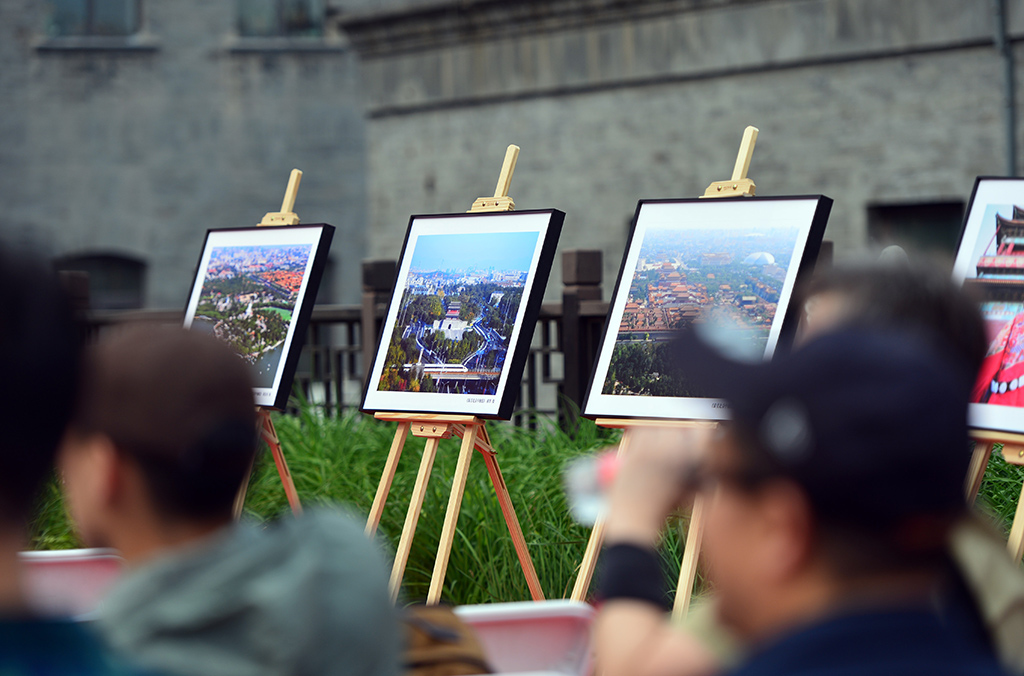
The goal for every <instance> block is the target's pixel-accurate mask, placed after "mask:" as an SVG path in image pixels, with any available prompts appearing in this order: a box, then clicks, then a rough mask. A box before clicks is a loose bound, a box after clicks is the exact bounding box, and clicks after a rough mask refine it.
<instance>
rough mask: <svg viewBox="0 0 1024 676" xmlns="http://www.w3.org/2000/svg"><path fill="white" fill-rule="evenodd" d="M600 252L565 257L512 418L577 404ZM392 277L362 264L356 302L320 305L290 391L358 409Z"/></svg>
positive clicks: (96, 321) (593, 328)
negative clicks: (558, 298) (558, 289)
mask: <svg viewBox="0 0 1024 676" xmlns="http://www.w3.org/2000/svg"><path fill="white" fill-rule="evenodd" d="M601 267H602V261H601V252H600V251H590V250H576V251H567V252H565V253H563V255H562V280H563V289H562V302H561V303H544V304H543V306H542V307H541V312H540V317H539V319H538V321H537V326H536V329H535V330H534V335H533V337H532V341H531V343H530V352H529V357H528V359H527V362H526V368H525V369H524V372H523V379H522V382H521V384H520V391H519V400H518V404H517V406H516V416H515V419H516V421H517V422H519V423H521V424H529V423H530V421H531V419H532V418H531V416H530V415H529V414H530V413H539V414H547V415H558V416H560V417H564V416H570V417H571V416H572V415H573V409H574V408H578V407H580V406H581V405H582V401H583V396H584V393H585V390H586V387H587V384H588V382H589V378H590V372H591V369H592V367H593V364H594V359H595V357H596V355H597V349H598V347H599V345H600V341H601V334H602V331H603V328H604V322H605V318H606V316H607V314H608V303H607V302H606V301H604V300H602V299H601ZM394 279H395V262H394V261H366V262H364V263H363V299H362V303H361V304H360V305H317V306H315V307H314V308H313V314H312V317H311V319H310V324H309V329H308V331H307V333H306V344H305V345H304V346H303V350H302V356H301V358H300V360H299V365H298V368H297V369H296V373H295V385H294V388H295V390H296V391H297V392H298V393H300V394H301V395H302V396H303V397H305V398H306V400H307V401H309V402H310V403H312V404H314V405H316V406H320V407H323V409H324V411H325V412H326V413H328V414H336V413H339V412H341V411H343V410H344V409H349V408H357V407H358V406H359V404H360V402H361V399H362V391H363V382H364V378H365V376H366V369H367V368H369V365H370V364H371V362H372V359H373V354H374V352H375V350H376V347H377V341H378V339H379V337H380V331H381V324H382V322H383V320H384V314H385V312H386V310H387V302H388V299H389V298H390V296H391V291H392V287H393V284H394ZM87 317H88V323H89V326H90V330H91V332H92V333H93V334H99V333H100V332H102V331H104V330H107V329H109V328H110V327H112V326H116V325H119V324H124V323H130V322H156V323H164V324H181V322H182V320H183V318H184V312H183V311H181V310H127V311H104V312H100V311H96V312H90V313H88V315H87Z"/></svg>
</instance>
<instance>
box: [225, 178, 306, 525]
mask: <svg viewBox="0 0 1024 676" xmlns="http://www.w3.org/2000/svg"><path fill="white" fill-rule="evenodd" d="M300 182H302V172H301V171H299V170H298V169H292V173H291V176H289V177H288V187H287V188H286V189H285V191H284V200H283V201H282V202H281V211H270V212H267V213H266V214H265V215H264V216H263V220H262V221H260V222H259V223H257V224H256V226H257V227H260V226H263V225H298V224H299V217H298V215H297V214H296V213H295V212H294V211H293V209H294V208H295V197H296V196H297V195H298V193H299V183H300ZM256 416H257V417H256V426H257V427H258V428H259V432H260V438H261V439H262V440H263V441H264V442H266V444H267V446H269V447H270V453H271V455H273V456H274V464H275V465H277V474H278V476H280V477H281V485H282V486H284V494H285V495H286V496H287V497H288V505H289V506H290V507H291V508H292V513H293V514H301V513H302V503H300V502H299V493H298V491H296V490H295V482H294V481H293V480H292V473H291V472H290V471H289V470H288V463H287V462H286V461H285V459H284V451H283V450H282V448H281V440H280V439H278V438H277V430H276V429H274V421H273V420H272V419H271V417H270V411H269V410H268V409H266V408H264V407H262V406H257V407H256ZM251 474H252V470H251V469H250V470H249V474H247V475H246V479H245V482H244V483H243V484H242V488H241V489H240V490H239V491H238V495H237V496H235V505H234V514H235V518H236V519H237V518H238V517H240V516H241V515H242V506H243V505H244V504H245V494H246V493H247V492H248V489H249V480H250V478H251Z"/></svg>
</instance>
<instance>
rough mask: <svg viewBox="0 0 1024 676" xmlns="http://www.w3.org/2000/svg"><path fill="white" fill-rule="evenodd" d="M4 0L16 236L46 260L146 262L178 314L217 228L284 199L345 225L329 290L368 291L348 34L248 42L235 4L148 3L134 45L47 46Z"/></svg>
mask: <svg viewBox="0 0 1024 676" xmlns="http://www.w3.org/2000/svg"><path fill="white" fill-rule="evenodd" d="M43 4H44V3H38V2H28V1H27V0H0V96H2V97H3V99H4V101H5V103H4V108H3V114H2V115H0V172H2V175H3V181H2V182H0V202H2V203H3V204H4V205H5V207H6V209H5V214H4V215H5V218H4V219H3V221H2V223H0V236H3V237H4V238H5V239H13V240H17V241H20V242H22V243H25V244H28V245H30V246H32V247H34V248H35V249H37V250H39V251H41V252H42V253H44V254H48V255H65V254H76V253H88V252H113V253H117V254H123V255H128V256H132V257H136V258H140V259H142V260H144V261H145V262H146V263H147V265H148V270H147V295H146V299H147V304H148V305H150V306H155V307H180V306H183V305H184V302H185V299H186V297H187V294H188V287H189V283H190V281H191V279H192V275H193V271H194V268H195V265H196V261H197V259H198V256H199V252H200V248H201V246H202V241H203V233H204V232H205V231H206V229H207V228H210V227H233V226H239V225H249V224H255V223H256V222H258V221H259V220H260V219H261V218H262V216H263V214H264V213H265V212H267V211H276V210H277V209H279V208H280V204H281V198H282V196H283V193H284V188H285V185H286V183H287V180H288V174H289V171H290V170H291V169H292V168H293V167H298V168H300V169H302V170H303V171H304V172H305V173H304V176H303V181H302V186H301V188H300V190H299V195H298V200H297V203H296V212H297V213H298V214H299V216H300V217H301V218H302V220H303V222H307V223H312V222H323V221H326V222H329V223H332V224H334V225H335V226H337V227H338V232H337V234H336V237H335V242H334V246H333V253H332V259H333V263H334V266H333V267H334V274H333V275H332V277H333V278H332V279H331V280H329V281H328V288H327V289H325V292H324V293H323V294H322V295H321V298H322V299H328V300H334V301H336V302H357V301H358V298H359V292H360V282H359V279H360V276H359V275H360V272H359V262H360V260H361V259H362V258H363V257H364V256H365V252H366V251H365V241H366V238H365V222H366V202H365V194H366V172H365V131H364V118H363V106H362V102H361V99H360V96H359V88H358V87H359V84H358V63H357V60H356V59H355V58H354V57H353V55H352V54H351V52H350V51H349V50H348V49H347V48H346V47H345V45H344V43H343V42H342V41H340V40H337V39H335V40H326V41H315V42H312V43H310V42H298V43H296V42H290V41H287V40H284V41H274V40H263V41H254V40H242V39H239V38H237V37H236V36H235V35H234V26H235V23H234V22H235V15H234V3H231V2H205V1H204V0H176V1H175V2H146V3H145V5H144V16H145V26H144V29H143V32H142V34H141V35H139V36H134V37H132V38H129V39H127V40H121V41H118V40H113V41H107V42H102V41H96V40H92V41H90V40H76V39H64V40H46V39H44V36H43V17H42V16H41V14H40V9H39V6H41V5H43Z"/></svg>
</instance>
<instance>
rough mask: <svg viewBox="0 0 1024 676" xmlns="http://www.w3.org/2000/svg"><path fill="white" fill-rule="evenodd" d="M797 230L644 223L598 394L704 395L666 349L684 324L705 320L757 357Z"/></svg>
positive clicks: (741, 349) (734, 346) (762, 348)
mask: <svg viewBox="0 0 1024 676" xmlns="http://www.w3.org/2000/svg"><path fill="white" fill-rule="evenodd" d="M800 233H801V228H800V227H799V226H798V225H794V226H792V227H785V226H776V227H769V228H765V227H756V226H751V227H708V228H689V227H683V228H676V227H658V228H653V227H648V228H647V229H646V230H645V232H644V233H643V240H642V242H641V243H640V251H639V256H638V258H637V261H636V267H635V269H634V270H633V272H632V276H631V278H630V280H631V281H630V284H629V289H628V292H627V293H628V297H627V298H626V303H625V308H624V310H623V312H622V317H621V320H620V322H619V325H618V331H617V333H616V335H615V346H614V348H613V351H612V355H611V362H610V364H609V367H608V370H607V372H606V374H605V378H604V383H603V386H602V389H601V393H602V394H610V395H646V396H656V397H704V396H707V395H706V394H705V393H703V392H701V391H699V389H698V388H697V387H695V386H694V384H693V383H691V382H689V381H688V380H687V379H686V376H685V374H682V373H679V372H678V370H677V369H674V368H673V367H672V365H671V363H670V359H669V358H668V355H667V350H666V347H667V345H668V342H669V341H670V340H671V339H672V337H673V336H674V334H675V332H676V331H677V330H678V329H680V328H681V327H683V326H686V325H688V324H690V323H696V324H702V323H710V324H713V325H714V326H715V327H717V328H718V329H722V330H726V331H728V334H729V342H730V346H729V347H730V348H731V349H733V350H735V351H737V352H741V353H743V354H747V355H752V354H757V355H759V356H762V355H764V353H765V350H766V348H767V345H768V338H769V334H770V332H771V327H772V321H773V320H774V319H775V315H776V311H777V308H778V303H779V299H780V295H781V292H782V288H783V286H784V283H785V280H786V275H787V270H788V268H789V265H790V260H791V258H792V256H793V253H794V250H795V248H796V246H797V243H798V240H799V237H800ZM634 246H635V243H634ZM622 292H623V290H622V289H620V290H619V293H620V294H621V293H622Z"/></svg>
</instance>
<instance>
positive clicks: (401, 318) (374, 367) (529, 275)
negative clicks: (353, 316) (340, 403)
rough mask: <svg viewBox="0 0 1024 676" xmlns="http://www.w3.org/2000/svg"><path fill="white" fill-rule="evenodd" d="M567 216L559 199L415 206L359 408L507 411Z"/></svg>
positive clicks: (487, 414) (497, 414)
mask: <svg viewBox="0 0 1024 676" xmlns="http://www.w3.org/2000/svg"><path fill="white" fill-rule="evenodd" d="M564 220H565V214H564V213H563V212H561V211H559V210H557V209H539V210H525V211H511V212H487V213H462V214H431V215H420V216H412V217H411V218H410V219H409V225H408V228H407V229H406V234H405V240H404V241H403V243H402V252H401V256H400V258H399V263H398V272H397V276H396V282H395V288H394V291H393V292H392V296H391V300H390V302H389V304H388V310H387V314H386V315H385V319H384V322H383V326H382V330H381V335H380V338H379V340H378V344H377V350H376V352H375V353H374V354H375V357H374V360H373V364H371V365H370V368H369V369H368V371H367V379H366V383H365V386H364V390H363V399H362V405H361V410H363V411H364V412H367V413H373V412H377V411H399V412H414V413H428V414H452V415H475V416H479V417H481V418H494V419H503V420H508V419H509V418H511V417H512V411H513V408H514V407H515V402H516V399H517V397H518V395H519V390H520V387H521V381H522V375H523V369H524V368H525V366H526V360H527V357H528V355H529V350H530V343H531V342H532V337H533V330H534V327H535V326H536V323H537V317H538V316H539V314H540V306H541V302H542V301H543V298H544V291H545V288H546V286H547V281H548V277H549V275H550V273H551V265H552V263H553V261H554V257H555V249H556V247H557V245H558V238H559V235H560V234H561V230H562V224H563V222H564ZM431 238H438V239H431ZM445 238H447V239H445ZM531 238H532V239H531ZM488 244H489V245H490V246H489V247H488ZM531 247H532V248H531ZM499 250H500V251H501V252H502V255H501V256H498V255H497V253H492V251H493V252H497V251H499ZM448 251H450V252H451V260H449V258H448V257H446V256H447V252H448ZM414 266H415V268H414ZM496 266H499V267H496ZM500 266H504V267H500ZM435 268H436V269H435ZM520 281H522V288H521V289H520V288H519V282H520ZM460 288H461V291H460V290H459V289H460ZM492 288H493V289H496V290H493V291H489V290H490V289H492ZM501 289H508V290H507V291H503V290H501ZM488 292H489V295H488V298H487V299H486V300H484V299H483V298H482V296H481V295H480V294H483V293H488ZM453 293H458V300H452V299H450V296H451V295H452V294H453ZM517 294H519V295H517ZM432 298H439V299H440V307H438V302H435V301H434V300H432ZM517 299H518V300H517ZM456 303H458V305H456ZM464 303H465V304H466V309H465V310H463V308H462V305H463V304H464ZM513 305H515V307H514V308H513V307H512V306H513ZM438 312H440V313H441V314H440V315H438ZM509 327H511V328H510V329H509ZM507 329H508V330H507ZM503 332H505V333H508V335H507V336H506V335H503ZM467 333H468V334H469V335H468V336H467ZM442 338H443V340H442ZM467 341H468V343H467ZM476 345H479V347H478V348H477V347H475V346H476ZM391 348H395V349H394V350H391ZM467 350H474V351H472V352H467V354H466V355H465V357H463V355H462V353H463V352H466V351H467ZM410 351H411V352H412V353H415V355H416V356H415V357H413V356H411V354H410ZM414 358H415V360H416V361H412V359H414ZM396 359H400V360H402V362H403V363H401V364H399V363H397V362H396V363H391V362H395V361H396ZM407 359H408V360H409V361H406V360H407ZM453 360H454V361H453ZM499 362H500V363H499ZM499 366H500V368H499ZM428 381H429V385H428V384H427V383H428ZM403 383H404V384H403ZM402 388H405V389H402ZM413 388H419V389H413ZM424 390H425V391H424Z"/></svg>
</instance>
